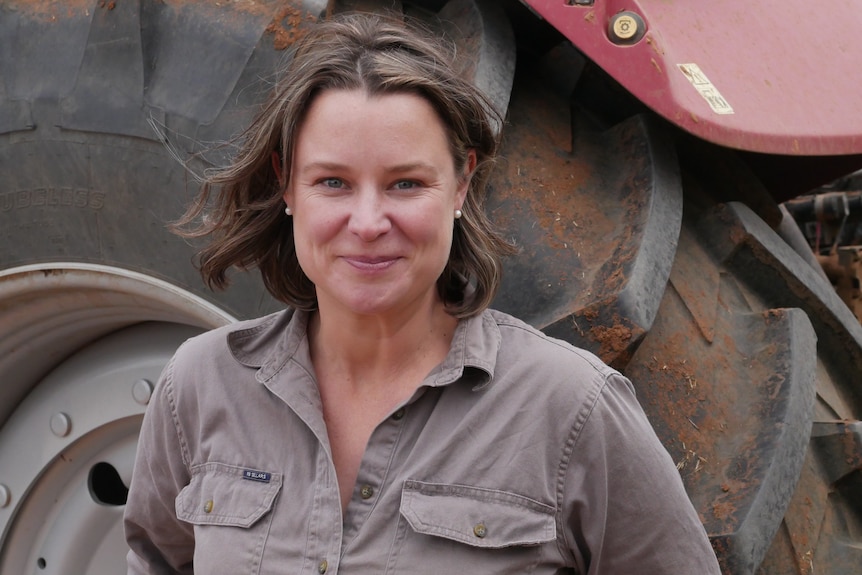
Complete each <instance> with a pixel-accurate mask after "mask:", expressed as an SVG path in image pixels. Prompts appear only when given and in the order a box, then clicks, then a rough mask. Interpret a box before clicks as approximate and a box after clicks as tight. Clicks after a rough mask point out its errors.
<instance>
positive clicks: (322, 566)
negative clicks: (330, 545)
mask: <svg viewBox="0 0 862 575" xmlns="http://www.w3.org/2000/svg"><path fill="white" fill-rule="evenodd" d="M328 568H329V563H327V562H326V559H324V560H323V561H321V562H320V563H318V564H317V572H318V573H320V575H323V574H324V573H326V570H327V569H328Z"/></svg>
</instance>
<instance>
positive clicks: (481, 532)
mask: <svg viewBox="0 0 862 575" xmlns="http://www.w3.org/2000/svg"><path fill="white" fill-rule="evenodd" d="M487 534H488V530H487V529H486V528H485V524H484V523H478V524H477V525H476V526H475V527H474V528H473V535H475V536H476V537H478V538H479V539H481V538H482V537H484V536H485V535H487Z"/></svg>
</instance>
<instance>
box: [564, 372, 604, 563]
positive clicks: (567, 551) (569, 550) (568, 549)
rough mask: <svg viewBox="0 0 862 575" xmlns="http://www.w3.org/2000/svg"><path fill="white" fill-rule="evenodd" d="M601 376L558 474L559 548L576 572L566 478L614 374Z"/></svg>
mask: <svg viewBox="0 0 862 575" xmlns="http://www.w3.org/2000/svg"><path fill="white" fill-rule="evenodd" d="M601 375H602V377H601V378H600V379H599V380H598V381H597V382H596V383H595V384H594V386H593V387H592V389H590V390H589V394H588V396H587V399H586V401H585V402H584V405H583V407H582V408H581V409H580V410H579V411H578V415H577V416H576V417H575V421H574V422H573V423H572V427H571V429H570V431H569V435H568V437H567V438H566V441H565V443H564V445H563V452H562V457H561V459H560V467H559V472H558V474H557V509H558V510H559V511H558V513H559V519H558V528H559V534H560V537H559V538H558V541H557V546H558V547H559V549H560V553H561V555H562V556H563V557H568V558H569V560H570V561H571V563H572V567H573V568H574V569H576V570H577V566H576V562H575V557H574V551H573V550H574V549H575V548H576V546H577V544H576V542H574V541H569V539H568V534H567V529H566V525H565V524H564V523H563V513H564V512H565V510H566V507H565V486H566V477H567V476H568V473H569V466H570V464H571V462H572V455H573V454H574V452H575V447H576V446H577V444H578V442H579V441H580V438H581V434H582V432H583V430H584V428H586V426H587V423H588V422H589V420H590V417H591V416H592V414H593V412H594V411H595V408H596V406H597V405H598V403H599V400H600V399H601V397H602V394H603V392H604V390H605V389H607V386H608V382H609V381H610V377H611V375H612V374H610V373H603V374H601Z"/></svg>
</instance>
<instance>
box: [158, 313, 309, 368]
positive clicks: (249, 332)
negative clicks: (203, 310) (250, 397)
mask: <svg viewBox="0 0 862 575" xmlns="http://www.w3.org/2000/svg"><path fill="white" fill-rule="evenodd" d="M294 315H295V312H294V310H292V309H287V310H282V311H278V312H275V313H272V314H269V315H266V316H262V317H258V318H255V319H249V320H243V321H238V322H234V323H230V324H227V325H223V326H221V327H217V328H215V329H211V330H209V331H206V332H204V333H202V334H200V335H197V336H194V337H192V338H189V339H188V340H186V341H185V342H184V343H183V344H182V345H181V346H180V347H179V349H177V352H176V354H175V356H174V359H173V361H172V363H173V366H174V369H175V370H177V369H179V370H187V369H195V370H199V369H201V367H202V366H205V365H211V366H219V365H220V366H222V367H223V366H224V365H226V364H238V365H241V366H245V367H252V368H256V367H260V366H261V365H262V364H263V362H264V361H265V360H266V358H267V357H268V356H269V355H270V354H271V353H272V350H273V349H274V348H275V346H276V345H277V343H278V341H279V338H281V337H283V336H284V333H285V329H286V327H287V326H288V325H289V324H290V322H291V320H292V319H293V317H294Z"/></svg>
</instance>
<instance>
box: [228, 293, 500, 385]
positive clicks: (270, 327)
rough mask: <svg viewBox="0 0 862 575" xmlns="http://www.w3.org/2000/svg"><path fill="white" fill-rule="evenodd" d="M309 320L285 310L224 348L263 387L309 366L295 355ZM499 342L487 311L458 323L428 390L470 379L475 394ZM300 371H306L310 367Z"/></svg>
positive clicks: (232, 336) (237, 334) (231, 337)
mask: <svg viewBox="0 0 862 575" xmlns="http://www.w3.org/2000/svg"><path fill="white" fill-rule="evenodd" d="M308 317H309V312H305V311H300V310H293V309H288V310H285V311H281V312H277V313H274V314H271V315H268V316H266V317H263V318H261V319H259V320H255V321H252V322H246V323H244V324H243V325H241V326H239V327H238V329H236V330H234V331H230V332H228V335H227V339H228V347H229V349H230V351H231V354H232V355H233V356H234V358H235V359H236V360H237V361H238V362H239V363H241V364H242V365H244V366H246V367H252V368H257V369H258V373H257V379H258V380H259V381H261V382H265V381H267V380H269V379H271V378H272V377H274V376H275V374H276V373H278V372H279V371H280V370H281V369H283V368H284V366H285V364H286V363H287V362H288V361H290V360H291V359H294V360H296V361H298V362H300V363H301V364H304V363H306V362H307V361H308V356H307V353H301V351H300V348H302V349H303V350H304V349H305V348H306V347H307V346H305V345H303V343H304V342H305V340H306V329H307V327H308ZM500 342H501V337H500V329H499V328H498V327H497V322H496V321H495V320H494V318H493V316H492V315H491V313H490V312H488V311H487V310H486V311H483V312H482V313H480V314H478V315H475V316H473V317H469V318H466V319H462V320H460V321H459V322H458V326H457V327H456V328H455V334H454V335H453V336H452V344H451V346H450V347H449V353H448V354H447V355H446V358H445V359H444V360H443V362H442V363H441V364H440V366H439V367H438V369H436V370H435V371H434V373H433V374H432V375H431V377H429V381H430V385H431V386H433V387H439V386H444V385H448V384H450V383H453V382H455V381H457V380H459V379H460V378H461V377H462V376H464V375H465V374H467V373H469V374H470V375H471V376H473V377H475V378H476V381H477V383H476V385H475V386H474V387H473V389H474V390H479V389H482V388H484V387H486V386H487V385H489V384H490V383H491V381H492V380H493V377H494V367H495V365H496V362H497V352H498V351H499V349H500ZM303 367H305V368H306V369H308V370H309V371H311V370H310V368H311V366H310V365H307V366H306V365H304V366H303Z"/></svg>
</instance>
